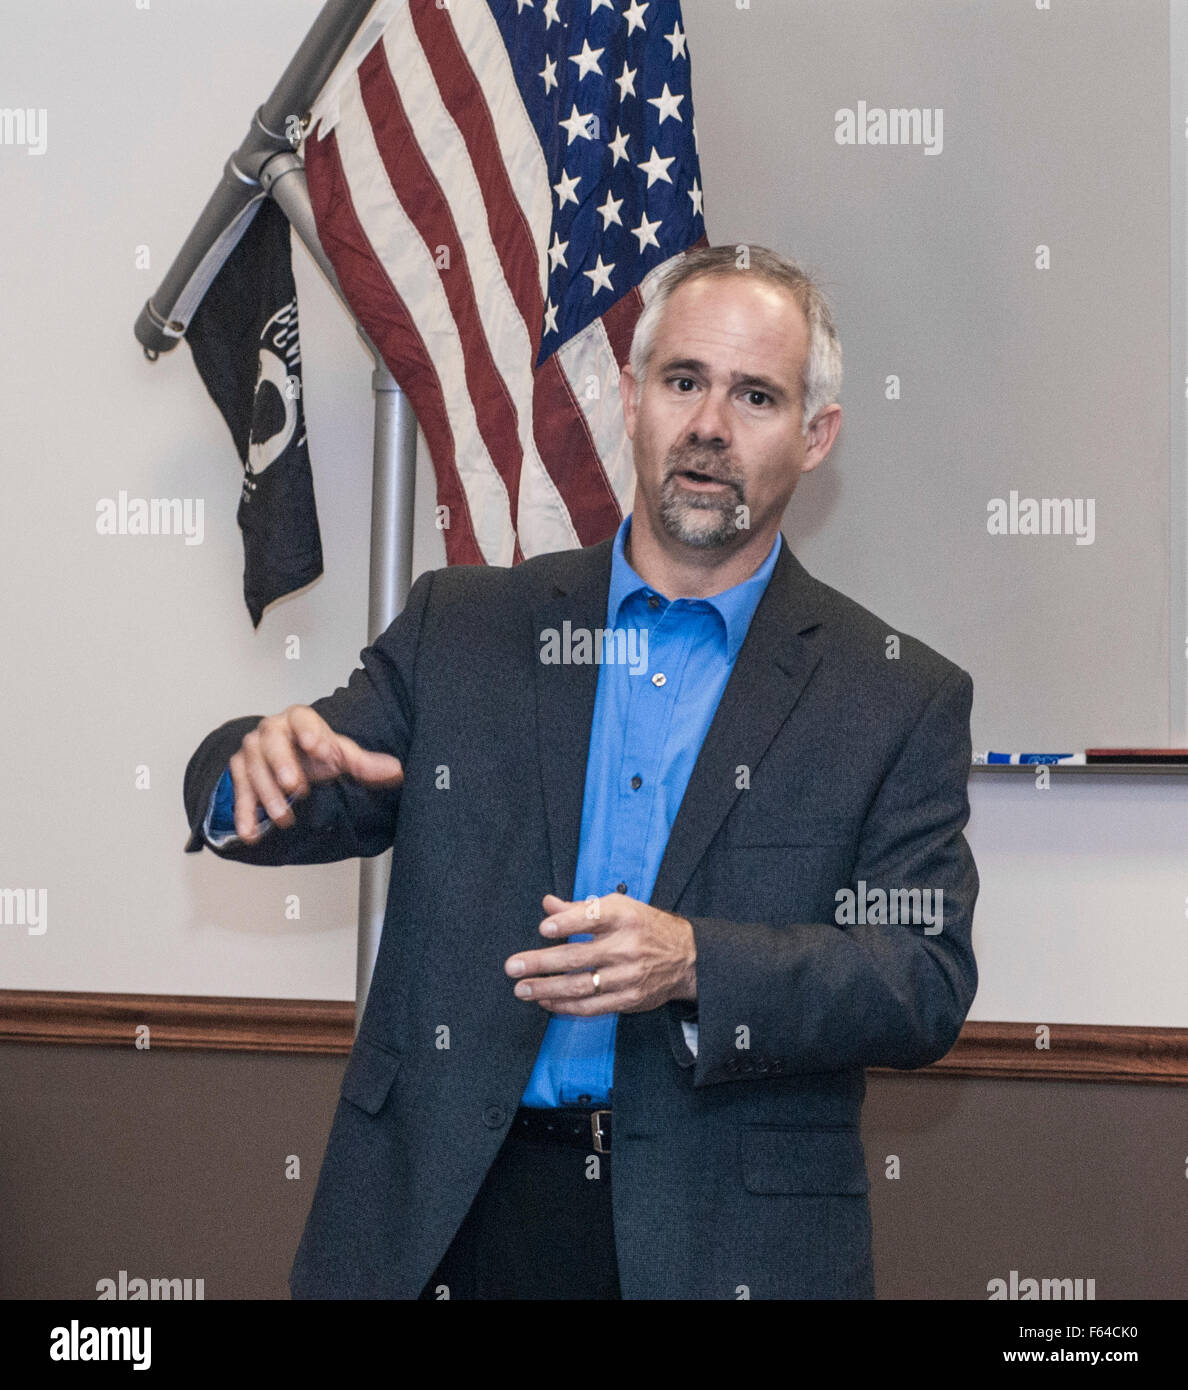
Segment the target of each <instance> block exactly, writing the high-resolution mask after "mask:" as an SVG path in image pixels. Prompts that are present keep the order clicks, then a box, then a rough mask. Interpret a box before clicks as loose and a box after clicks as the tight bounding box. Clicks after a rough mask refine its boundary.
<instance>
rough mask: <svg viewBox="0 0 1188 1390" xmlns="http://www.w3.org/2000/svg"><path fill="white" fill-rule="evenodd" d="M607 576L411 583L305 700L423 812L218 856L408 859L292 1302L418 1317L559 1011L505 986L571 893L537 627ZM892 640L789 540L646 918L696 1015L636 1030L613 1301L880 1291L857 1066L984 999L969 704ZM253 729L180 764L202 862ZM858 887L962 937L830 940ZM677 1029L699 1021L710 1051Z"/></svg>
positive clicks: (579, 769) (228, 731) (880, 1058)
mask: <svg viewBox="0 0 1188 1390" xmlns="http://www.w3.org/2000/svg"><path fill="white" fill-rule="evenodd" d="M610 563H611V542H610V541H606V542H603V543H602V544H600V545H596V546H592V547H590V548H588V549H585V550H573V551H563V552H560V553H557V554H553V555H545V556H539V557H537V558H535V559H532V560H529V561H527V562H525V563H523V564H521V565H519V566H517V567H515V568H513V569H495V568H482V567H458V568H451V569H443V570H438V571H435V572H432V573H428V574H424V575H422V576H421V577H420V579H418V580H417V582H416V584H414V585H413V588H412V592H411V594H410V596H409V600H408V603H407V605H406V606H405V609H404V611H403V612H402V613H401V614H400V616H399V617H398V618H397V619H396V621H395V622H394V623H392V625H391V626H390V627H389V628H388V630H387V631H386V632H385V633H384V634H383V635H382V636H381V637H380V638H379V639H378V640H377V641H376V642H375V643H374V644H373V645H372V646H370V647H368V648H366V649H365V650H364V651H363V653H362V656H361V663H362V664H361V667H360V668H359V669H356V670H355V671H354V672H353V673H352V674H351V676H350V678H349V680H348V682H347V684H346V686H344V687H341V688H339V689H338V690H336V691H335V692H334V694H333V695H330V696H327V697H325V698H323V699H320V700H316V701H315V702H314V705H313V707H314V708H315V709H316V710H318V712H319V713H320V714H321V715H322V716H323V717H324V718H325V719H326V721H327V722H328V723H329V724H330V725H331V727H332V728H334V729H336V730H338V731H339V732H341V733H344V734H348V735H350V736H351V737H352V738H354V739H356V740H357V741H358V742H359V743H360V744H361V745H363V746H364V747H366V748H374V749H380V750H382V751H384V752H386V753H391V754H394V755H395V756H397V757H398V758H400V759H401V760H402V761H403V763H404V768H405V780H404V784H403V787H402V788H400V789H399V790H383V791H377V790H371V789H368V788H364V787H361V786H358V785H356V784H354V783H353V782H350V781H348V780H345V779H343V780H340V781H336V782H331V783H326V784H324V785H322V786H320V787H317V788H315V789H314V791H313V792H312V794H311V795H310V796H309V797H308V798H307V799H306V800H304V801H301V802H295V803H294V808H295V810H296V813H297V825H296V826H295V827H294V828H293V829H290V830H279V829H273V830H272V831H271V832H270V833H268V834H267V835H266V836H265V837H264V838H263V839H262V840H260V841H259V842H258V843H257V844H256V845H255V846H253V847H248V846H244V845H242V844H240V843H238V842H236V843H235V844H234V845H231V846H228V847H227V848H225V849H224V850H222V851H219V853H220V854H221V855H222V857H224V858H227V859H233V860H240V861H243V862H245V863H252V864H294V863H302V864H306V863H324V862H327V861H329V860H336V859H344V858H348V857H352V856H356V855H375V854H379V853H381V852H382V851H384V850H386V849H387V848H388V847H389V846H390V845H394V858H393V870H392V877H391V888H390V891H389V894H388V903H387V915H386V918H385V924H384V931H383V937H382V941H381V944H380V948H379V955H378V959H377V961H376V966H375V974H374V978H373V982H372V986H371V993H370V996H369V998H368V1002H367V1008H366V1012H365V1015H364V1018H363V1022H362V1027H361V1030H360V1034H359V1038H358V1041H357V1042H356V1043H355V1047H354V1050H353V1052H352V1053H351V1057H350V1061H349V1063H348V1065H347V1069H346V1074H345V1077H344V1079H343V1083H342V1096H341V1100H340V1102H339V1106H338V1110H337V1112H336V1115H335V1119H334V1125H333V1128H332V1131H331V1134H330V1140H329V1145H328V1148H327V1151H326V1157H325V1161H324V1163H323V1166H322V1171H321V1176H320V1179H319V1182H318V1186H317V1191H316V1194H315V1196H314V1200H313V1206H312V1210H311V1212H310V1215H309V1220H308V1223H307V1225H306V1229H305V1234H304V1236H303V1238H302V1241H301V1245H300V1248H299V1250H298V1252H297V1257H296V1260H295V1263H294V1266H293V1271H292V1277H291V1287H292V1291H293V1293H294V1295H295V1296H297V1297H302V1298H403V1299H412V1298H416V1297H417V1295H418V1294H419V1293H420V1291H421V1288H422V1286H423V1285H424V1283H425V1281H426V1280H427V1279H428V1277H429V1275H430V1274H431V1272H432V1271H433V1270H434V1268H435V1267H436V1264H437V1262H438V1260H439V1259H440V1258H441V1256H442V1255H443V1254H444V1252H445V1250H446V1248H447V1246H448V1245H449V1243H450V1240H451V1239H452V1237H453V1235H454V1233H455V1231H456V1230H457V1228H458V1226H459V1225H460V1223H461V1221H462V1219H463V1217H464V1216H465V1214H466V1211H467V1209H468V1208H469V1206H470V1203H471V1201H472V1199H473V1198H474V1196H475V1193H476V1192H477V1191H478V1188H479V1186H480V1185H481V1183H482V1181H483V1177H484V1175H485V1174H486V1172H487V1169H488V1168H489V1166H490V1165H491V1162H492V1160H493V1159H494V1157H495V1154H496V1152H497V1150H498V1149H499V1147H500V1145H501V1144H502V1142H503V1139H504V1136H505V1135H506V1133H507V1130H508V1125H509V1121H510V1119H511V1117H512V1115H513V1113H514V1111H515V1109H516V1106H517V1104H518V1102H519V1098H520V1095H521V1093H522V1092H523V1089H524V1086H525V1084H526V1083H527V1080H528V1076H529V1073H530V1072H531V1070H532V1066H533V1062H534V1060H535V1057H536V1053H537V1050H538V1048H539V1046H540V1043H541V1039H542V1037H543V1035H544V1031H545V1028H546V1026H547V1024H548V1021H549V1017H550V1015H549V1014H548V1013H546V1012H545V1010H543V1009H542V1008H540V1007H539V1006H538V1005H535V1004H531V1003H524V1002H521V1001H519V1000H517V999H516V998H515V997H514V996H513V994H512V982H511V981H510V980H509V979H508V978H507V976H506V975H505V974H504V971H503V963H504V961H505V959H506V958H507V957H508V956H509V955H511V954H512V953H513V952H514V951H517V950H521V949H530V948H538V947H540V946H541V945H542V940H541V938H540V935H539V933H538V932H537V925H538V923H539V922H540V920H541V918H542V916H543V915H544V914H543V909H542V908H541V905H540V900H541V897H542V896H543V895H544V894H545V893H546V892H555V893H558V894H560V896H561V897H563V898H568V897H569V896H570V894H571V892H572V889H573V881H574V873H575V868H576V863H577V852H578V836H579V829H580V823H581V806H582V795H583V788H584V781H585V769H586V755H587V749H588V744H589V735H590V725H591V717H592V714H593V708H594V694H595V688H596V683H597V677H598V670H597V667H595V666H593V665H587V666H578V665H545V664H542V662H541V661H540V659H539V652H540V633H541V632H542V631H543V630H544V629H546V628H556V629H558V630H559V629H560V628H561V625H562V623H563V622H564V620H566V619H568V620H569V621H570V622H571V623H572V624H573V625H574V626H575V627H576V626H581V627H585V628H589V629H594V628H599V627H604V626H605V620H606V599H607V589H608V584H609V577H610ZM892 633H893V629H891V628H890V627H889V626H888V625H887V624H886V623H884V622H882V621H880V620H879V619H878V618H877V617H875V616H874V614H872V613H870V612H868V611H867V610H866V609H865V608H862V607H860V606H859V605H858V604H856V603H854V602H853V601H852V600H850V599H848V598H846V597H845V596H844V595H843V594H840V593H839V592H838V591H837V590H835V589H832V588H830V587H828V586H827V585H825V584H822V583H820V582H819V581H818V580H816V579H814V578H812V576H810V575H809V574H808V573H807V571H806V570H805V569H804V568H803V566H802V565H801V564H800V563H799V561H798V560H796V558H795V557H794V556H793V555H792V553H791V551H790V550H789V548H788V546H787V544H786V543H785V544H784V545H783V546H782V547H781V553H780V557H779V560H778V562H777V565H776V568H775V572H774V574H773V575H772V578H771V582H770V584H769V586H768V588H767V591H766V593H765V594H764V596H763V598H762V600H761V601H760V603H759V606H758V609H757V610H756V613H755V616H754V619H753V620H752V623H751V626H750V630H749V632H748V634H747V638H746V641H745V643H744V645H743V647H742V650H741V652H740V653H739V657H738V660H737V662H736V664H735V667H734V670H733V673H732V675H731V677H730V681H729V684H728V685H727V687H726V690H725V692H724V694H723V696H722V700H721V703H720V705H719V707H718V710H717V713H716V715H715V718H714V720H713V723H712V725H711V727H710V730H709V733H708V735H707V737H706V740H705V743H704V745H703V747H702V749H701V752H700V756H699V757H698V760H697V764H696V766H695V768H694V770H693V774H692V777H691V779H690V782H689V786H688V790H687V792H686V794H685V798H684V800H683V801H682V803H681V807H680V811H679V814H678V815H677V818H676V823H675V824H674V826H673V828H672V833H671V835H670V837H669V841H668V846H667V850H666V852H665V855H664V859H663V862H662V864H661V866H660V871H659V876H658V877H657V880H656V886H655V891H654V892H653V894H652V899H651V901H652V902H653V903H654V904H655V905H656V906H658V907H661V908H664V909H667V910H671V911H674V912H677V913H680V914H681V915H682V916H685V917H687V918H689V919H690V920H691V921H692V923H693V929H694V935H695V939H696V946H697V982H698V999H697V1002H696V1004H691V1003H686V1004H678V1003H676V1002H673V1003H670V1004H668V1005H665V1006H664V1007H663V1008H660V1009H655V1010H652V1011H650V1012H647V1013H635V1014H623V1015H621V1016H620V1018H619V1025H618V1035H617V1042H616V1051H615V1071H614V1112H615V1122H614V1155H613V1202H614V1221H615V1243H616V1248H617V1251H618V1260H619V1270H620V1281H621V1285H622V1290H623V1295H624V1297H625V1298H630V1299H644V1298H687V1299H703V1298H705V1299H734V1298H739V1297H743V1296H746V1295H747V1294H749V1296H750V1297H752V1298H869V1297H872V1296H873V1275H872V1267H871V1251H870V1216H869V1210H868V1204H867V1192H868V1189H869V1184H868V1180H867V1173H866V1166H865V1161H864V1157H863V1151H862V1144H861V1140H860V1136H859V1111H860V1107H861V1103H862V1099H863V1096H864V1094H865V1078H864V1074H863V1068H864V1067H867V1066H875V1065H877V1066H890V1067H898V1068H911V1067H920V1066H924V1065H926V1064H927V1063H929V1062H932V1061H935V1060H936V1059H937V1058H939V1057H942V1056H943V1055H944V1054H945V1053H946V1052H947V1051H948V1050H949V1048H950V1047H951V1046H952V1045H953V1042H954V1041H955V1039H956V1037H957V1035H958V1033H959V1031H960V1029H961V1025H962V1022H963V1021H964V1019H965V1016H966V1013H967V1012H968V1010H969V1006H970V1004H971V1002H972V1000H973V996H974V990H975V988H976V984H977V971H976V967H975V964H974V958H973V952H972V949H971V943H970V929H971V923H972V915H973V907H974V901H975V898H976V896H977V891H978V875H977V870H976V869H975V867H974V863H973V859H972V856H971V854H970V851H969V848H968V846H967V844H966V841H965V837H964V835H963V834H962V829H963V827H964V826H965V823H966V821H967V819H968V815H969V806H968V800H967V795H966V782H967V778H968V774H969V765H970V737H969V711H970V703H971V699H972V691H973V686H972V682H971V680H970V678H969V676H968V675H967V674H966V673H965V672H964V671H963V670H961V669H960V668H959V667H957V666H955V665H953V664H952V663H951V662H949V661H946V660H945V659H944V658H943V657H941V656H939V655H938V654H937V653H936V652H934V651H932V650H931V649H930V648H929V647H926V646H925V645H923V644H922V643H920V642H918V641H916V640H915V639H914V638H911V637H908V636H901V650H900V653H899V656H898V658H896V659H889V657H888V645H887V639H888V637H889V636H891V635H892ZM258 718H259V716H255V715H253V716H250V717H247V718H244V719H235V720H232V721H230V722H229V723H227V724H224V725H223V726H222V727H221V728H219V729H217V730H215V731H214V732H213V733H212V734H210V735H209V736H208V737H207V738H206V739H205V740H204V742H203V743H202V744H201V746H200V747H199V748H198V749H197V751H196V752H195V754H194V756H193V758H192V759H191V760H190V764H189V766H188V768H187V770H186V778H185V801H186V809H187V814H188V818H189V823H190V826H191V830H192V834H191V839H190V842H189V844H188V846H187V848H188V849H190V850H196V849H199V848H201V846H202V844H203V839H202V834H201V829H200V827H201V823H202V820H203V817H204V814H205V811H206V806H207V803H208V801H209V799H210V796H211V793H212V791H213V789H214V787H215V785H216V783H217V781H218V779H219V777H220V775H221V773H222V771H223V768H224V766H225V764H226V762H227V760H228V758H229V757H230V756H231V754H232V753H233V752H234V751H235V750H236V749H237V748H238V746H239V744H240V741H241V740H242V738H243V735H244V734H245V733H246V732H247V731H248V730H249V729H251V728H254V727H255V724H256V723H257V722H258ZM443 769H448V789H446V788H445V787H444V786H443V785H442V784H443V783H444V781H445V777H444V775H443ZM748 779H749V784H750V785H749V787H747V786H746V785H745V784H746V782H747V780H748ZM860 881H861V882H863V883H865V884H866V894H867V896H868V898H869V896H870V894H871V893H872V892H873V891H874V890H875V889H877V888H880V887H881V888H883V889H912V888H919V889H931V890H933V891H934V892H935V891H936V890H941V891H943V894H944V897H943V929H942V930H941V931H939V932H936V931H935V929H934V928H933V929H926V928H925V926H923V925H912V924H907V925H904V924H899V925H888V924H885V923H882V922H879V923H870V922H867V923H865V924H861V923H858V924H854V925H839V924H838V921H837V912H838V905H837V898H836V895H837V893H838V890H839V889H847V888H850V889H855V890H857V886H858V883H859V882H860ZM682 1018H685V1019H690V1018H693V1019H695V1020H696V1021H697V1023H698V1027H699V1037H698V1048H697V1054H696V1057H694V1055H693V1053H692V1052H691V1051H690V1049H689V1047H688V1045H687V1043H686V1040H685V1034H684V1032H683V1031H682V1028H681V1020H682ZM444 1030H448V1032H446V1031H444ZM445 1041H448V1046H443V1042H445Z"/></svg>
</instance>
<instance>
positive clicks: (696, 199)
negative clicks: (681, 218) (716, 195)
mask: <svg viewBox="0 0 1188 1390" xmlns="http://www.w3.org/2000/svg"><path fill="white" fill-rule="evenodd" d="M688 196H689V197H690V198H691V199H692V200H693V212H694V214H695V215H696V216H697V217H701V216H702V206H701V200H702V198H703V197H704V196H705V195H704V193H703V192H702V189H701V186H700V184H698V182H697V180H696V179H694V180H693V187H692V188H690V189H689V190H688Z"/></svg>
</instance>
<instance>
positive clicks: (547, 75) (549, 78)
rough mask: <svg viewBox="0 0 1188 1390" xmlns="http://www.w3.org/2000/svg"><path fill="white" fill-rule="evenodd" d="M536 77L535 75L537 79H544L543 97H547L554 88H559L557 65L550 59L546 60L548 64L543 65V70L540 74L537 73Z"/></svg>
mask: <svg viewBox="0 0 1188 1390" xmlns="http://www.w3.org/2000/svg"><path fill="white" fill-rule="evenodd" d="M536 75H537V77H543V78H544V84H545V96H548V94H549V92H550V91H551V90H552V89H553V88H554V87H559V86H560V85H561V84H560V83H559V82H558V81H557V64H556V63H555V62H554V61H553V59H552V58H550V59H549V60H548V62H547V63H545V65H544V70H543V71H541V72H538V73H537V74H536Z"/></svg>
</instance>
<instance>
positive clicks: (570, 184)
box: [553, 169, 672, 207]
mask: <svg viewBox="0 0 1188 1390" xmlns="http://www.w3.org/2000/svg"><path fill="white" fill-rule="evenodd" d="M581 181H582V176H581V174H579V175H578V176H577V178H575V179H571V178H570V177H569V175H568V174H567V173H566V172H565V170H564V169H562V171H561V182H560V183H555V184H554V185H553V192H554V193H556V195H557V199H558V201H557V206H558V207H564V206H565V204H566V203H576V202H577V196H576V195H575V193H574V191H573V190H574V189H575V188H576V187H577V186H578V184H579V183H581ZM671 182H672V180H671V179H669V183H671Z"/></svg>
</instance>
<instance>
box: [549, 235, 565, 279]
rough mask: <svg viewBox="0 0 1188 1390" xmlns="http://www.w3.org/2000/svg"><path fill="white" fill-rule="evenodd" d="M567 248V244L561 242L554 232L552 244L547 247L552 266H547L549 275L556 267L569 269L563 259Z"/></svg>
mask: <svg viewBox="0 0 1188 1390" xmlns="http://www.w3.org/2000/svg"><path fill="white" fill-rule="evenodd" d="M568 248H569V242H567V241H562V240H561V237H560V235H559V234H558V233H557V232H554V233H553V244H552V246H550V247H549V260H550V261H552V265H551V266H549V274H550V275H551V274H552V273H553V271H554V270H556V269H557V267H558V265H563V266H564V267H565V268H566V270H568V269H569V262H568V261H567V260H566V259H565V252H566V251H567V250H568Z"/></svg>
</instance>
